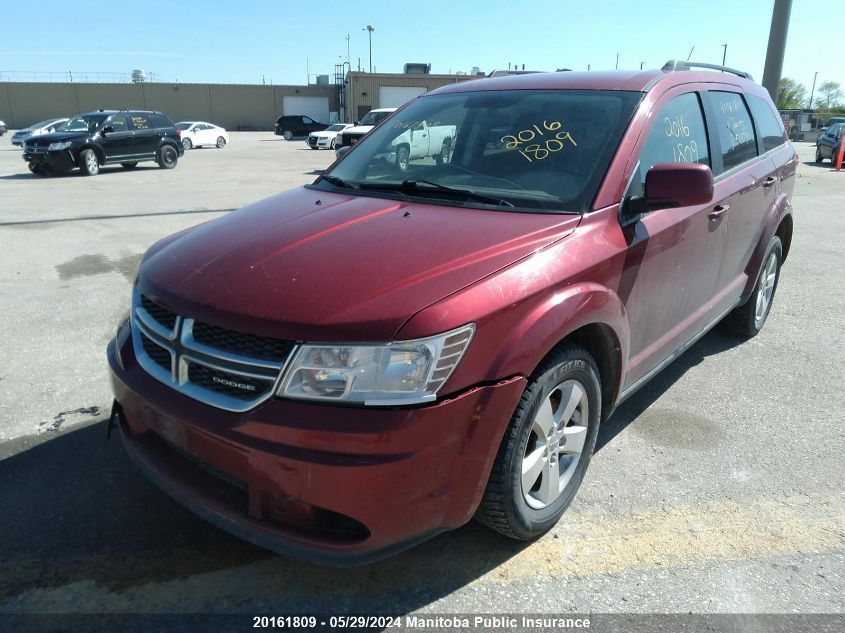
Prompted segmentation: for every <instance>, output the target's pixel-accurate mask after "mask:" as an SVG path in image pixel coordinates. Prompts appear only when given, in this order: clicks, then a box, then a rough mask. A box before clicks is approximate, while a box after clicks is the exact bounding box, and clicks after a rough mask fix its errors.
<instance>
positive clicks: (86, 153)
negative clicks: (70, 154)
mask: <svg viewBox="0 0 845 633" xmlns="http://www.w3.org/2000/svg"><path fill="white" fill-rule="evenodd" d="M79 169H80V170H82V173H83V174H85V175H86V176H96V175H97V174H99V173H100V161H99V160H98V159H97V153H96V152H95V151H94V150H93V149H84V150H82V151H81V152H80V153H79Z"/></svg>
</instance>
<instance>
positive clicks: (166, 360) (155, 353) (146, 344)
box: [141, 334, 171, 371]
mask: <svg viewBox="0 0 845 633" xmlns="http://www.w3.org/2000/svg"><path fill="white" fill-rule="evenodd" d="M141 344H142V346H143V348H144V351H145V352H146V353H147V355H148V356H149V357H150V358H152V359H153V362H154V363H155V364H156V365H158V366H159V367H161V368H162V369H166V370H167V371H170V369H171V368H170V352H168V351H167V350H166V349H164V348H163V347H162V346H161V345H159V344H158V343H155V342H154V341H153V340H152V339H151V338H149V337H147V336H144V335H143V334H142V335H141Z"/></svg>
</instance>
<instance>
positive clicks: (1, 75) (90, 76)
mask: <svg viewBox="0 0 845 633" xmlns="http://www.w3.org/2000/svg"><path fill="white" fill-rule="evenodd" d="M0 81H26V82H39V83H41V82H70V83H101V84H103V83H105V84H129V83H137V82H136V81H135V80H134V79H133V78H132V73H105V72H99V71H92V72H86V71H79V70H63V71H54V72H47V71H37V70H0ZM144 81H148V82H163V81H168V80H167V79H163V78H162V77H161V75H159V74H158V73H149V72H148V73H145V79H144Z"/></svg>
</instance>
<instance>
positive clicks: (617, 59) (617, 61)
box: [616, 53, 619, 70]
mask: <svg viewBox="0 0 845 633" xmlns="http://www.w3.org/2000/svg"><path fill="white" fill-rule="evenodd" d="M616 70H619V53H616Z"/></svg>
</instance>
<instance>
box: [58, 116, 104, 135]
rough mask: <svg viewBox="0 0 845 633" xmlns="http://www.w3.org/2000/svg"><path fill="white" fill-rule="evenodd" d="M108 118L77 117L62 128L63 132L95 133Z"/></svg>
mask: <svg viewBox="0 0 845 633" xmlns="http://www.w3.org/2000/svg"><path fill="white" fill-rule="evenodd" d="M107 117H108V115H107V114H86V115H85V116H75V117H73V118H72V119H71V120H70V121H68V122H67V123H65V124H64V125H63V126H62V132H95V131H96V130H97V128H98V127H100V124H101V123H102V122H103V121H105V120H106V118H107Z"/></svg>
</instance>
